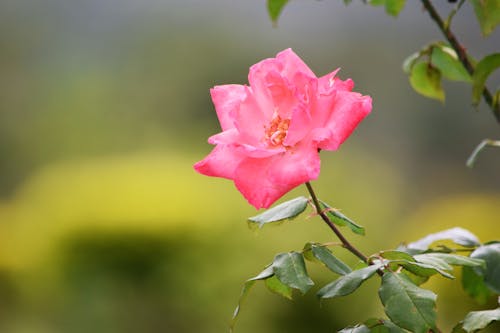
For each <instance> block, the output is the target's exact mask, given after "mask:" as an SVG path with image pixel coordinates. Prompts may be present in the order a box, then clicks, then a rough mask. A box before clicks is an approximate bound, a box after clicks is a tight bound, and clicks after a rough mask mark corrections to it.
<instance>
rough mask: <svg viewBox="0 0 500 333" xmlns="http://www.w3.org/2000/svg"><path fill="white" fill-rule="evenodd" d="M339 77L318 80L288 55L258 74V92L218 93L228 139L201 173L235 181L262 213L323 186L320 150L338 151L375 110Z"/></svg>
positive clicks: (254, 74) (228, 89)
mask: <svg viewBox="0 0 500 333" xmlns="http://www.w3.org/2000/svg"><path fill="white" fill-rule="evenodd" d="M337 71H338V70H336V71H333V72H332V73H330V74H328V75H325V76H323V77H321V78H317V77H316V75H315V74H314V73H313V72H312V71H311V70H310V69H309V67H307V65H306V64H305V63H304V62H303V61H302V60H301V59H300V58H299V57H298V56H297V55H296V54H295V53H294V52H293V51H292V50H291V49H287V50H284V51H282V52H280V53H278V55H277V56H276V58H271V59H265V60H263V61H261V62H259V63H257V64H255V65H253V66H252V67H250V73H249V75H248V81H249V83H250V86H246V85H237V84H229V85H223V86H216V87H214V88H213V89H211V90H210V93H211V95H212V100H213V103H214V105H215V110H216V112H217V117H218V118H219V122H220V124H221V127H222V132H221V133H219V134H216V135H214V136H212V137H210V138H209V139H208V142H209V143H211V144H214V145H216V146H215V148H214V149H213V150H212V152H211V153H210V154H209V155H208V156H207V157H206V158H205V159H204V160H202V161H200V162H198V163H196V164H195V165H194V168H195V169H196V171H198V172H199V173H202V174H204V175H207V176H214V177H223V178H227V179H232V180H234V183H235V185H236V187H237V188H238V190H239V191H240V192H241V193H242V194H243V196H244V197H245V198H246V199H247V200H248V202H250V204H252V205H253V206H255V207H256V208H257V209H258V208H262V207H264V208H268V207H269V206H271V205H272V204H273V203H274V202H275V201H276V200H278V199H279V198H280V197H281V196H283V195H284V194H285V193H287V192H288V191H290V190H292V189H293V188H295V187H296V186H298V185H300V184H303V183H305V182H307V181H310V180H311V179H316V178H317V177H318V175H319V171H320V158H319V151H320V149H325V150H336V149H337V148H338V147H339V146H340V144H342V142H344V140H345V139H347V137H348V136H349V135H350V134H351V132H352V131H353V130H354V128H355V127H356V126H357V125H358V123H359V122H360V121H361V120H362V119H363V118H364V117H365V116H366V115H367V114H368V113H370V111H371V108H372V100H371V98H370V97H369V96H363V95H361V94H359V93H356V92H352V88H353V87H354V83H353V81H352V80H350V79H348V80H346V81H342V80H340V79H338V78H336V77H335V75H336V73H337Z"/></svg>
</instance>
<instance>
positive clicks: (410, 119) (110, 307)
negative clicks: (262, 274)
mask: <svg viewBox="0 0 500 333" xmlns="http://www.w3.org/2000/svg"><path fill="white" fill-rule="evenodd" d="M438 7H439V9H440V10H441V11H442V12H443V13H446V12H447V11H448V10H449V9H450V8H451V7H450V5H449V4H444V3H442V4H439V5H438ZM454 28H455V30H456V32H457V34H458V36H460V38H461V39H462V40H463V42H464V44H465V45H466V46H467V47H468V48H469V50H470V52H471V53H472V54H473V55H475V56H477V57H478V58H479V57H482V56H484V55H485V54H487V53H488V52H492V51H498V49H495V47H497V48H498V45H500V33H499V32H498V31H497V32H495V33H494V34H492V35H491V36H490V37H489V38H488V39H482V38H479V29H478V26H477V23H476V21H475V18H474V16H473V13H472V10H471V9H470V8H468V7H467V6H464V10H463V12H460V13H459V14H458V15H457V17H456V22H455V26H454ZM440 38H441V37H440V35H439V33H438V31H437V28H436V27H434V26H433V25H432V23H431V22H430V20H429V18H428V17H427V16H426V14H425V13H424V12H422V9H421V7H420V6H419V5H418V3H417V2H412V1H409V3H408V4H407V8H406V9H405V10H404V11H403V13H402V14H401V15H400V17H399V18H397V19H395V18H392V17H389V16H387V15H386V14H385V13H384V12H383V9H381V8H372V7H370V6H365V5H363V4H361V2H359V3H356V2H355V3H353V4H351V5H350V6H347V7H346V6H344V5H343V4H342V1H322V2H316V1H292V2H291V3H290V4H289V5H288V6H287V7H286V9H285V11H284V12H283V15H282V17H281V19H280V21H279V24H278V27H277V28H273V26H272V24H271V22H270V20H269V18H268V16H267V12H266V7H265V1H264V0H262V1H244V0H238V1H236V0H216V1H201V0H200V1H195V0H182V1H181V0H172V1H170V0H169V1H158V0H142V1H133V0H125V1H123V0H122V1H117V0H99V1H97V0H88V1H77V0H70V1H67V0H51V1H42V2H40V1H34V0H23V1H16V0H7V1H2V2H1V3H0V74H1V75H0V331H1V332H7V333H28V332H29V333H31V332H33V333H46V332H69V333H72V332H75V333H76V332H106V333H108V332H200V331H201V332H207V333H210V332H223V331H225V330H226V329H227V323H228V321H229V319H230V316H231V314H232V310H233V309H234V306H235V305H236V303H237V299H238V296H239V292H240V288H241V285H242V283H243V281H244V280H245V279H247V278H249V277H251V276H253V275H255V274H257V273H258V272H259V271H260V270H261V269H262V268H263V267H264V266H265V265H266V264H267V263H269V262H270V261H271V260H272V258H273V257H274V255H275V253H277V252H284V251H290V250H300V249H301V248H302V246H303V245H304V243H305V242H307V241H319V242H326V241H331V240H332V239H333V238H332V235H331V234H330V233H329V231H328V229H327V228H326V227H324V226H323V225H322V224H321V222H320V221H319V220H318V219H316V218H312V217H311V218H308V217H307V216H306V215H307V214H304V216H301V217H299V218H298V219H296V220H295V221H293V222H291V223H287V224H284V225H282V226H280V227H270V228H264V229H263V230H260V231H258V232H255V231H251V230H249V229H248V228H247V225H246V218H247V217H249V216H252V215H255V214H256V211H255V209H253V207H251V206H250V205H248V204H247V203H246V202H245V200H244V199H243V198H242V197H241V195H240V194H239V193H238V192H237V191H236V189H235V188H234V186H233V185H232V184H231V183H230V182H229V181H226V180H221V179H215V178H208V177H204V176H201V175H198V174H196V173H195V172H194V171H193V169H192V164H193V163H195V162H196V161H198V160H200V159H202V158H203V157H204V156H205V155H206V154H208V152H209V151H210V149H211V147H210V146H209V145H208V144H206V139H207V138H208V136H210V135H211V134H214V133H216V132H218V131H219V127H218V124H217V120H216V116H215V112H214V109H213V106H212V104H211V101H210V97H209V93H208V90H209V88H210V87H212V86H214V85H217V84H226V83H240V84H244V83H246V80H247V79H246V75H247V72H248V67H249V66H250V65H252V64H254V63H256V62H258V61H260V60H261V59H263V58H266V57H273V56H274V55H275V54H276V53H277V52H279V51H280V50H282V49H285V48H287V47H292V48H293V49H294V51H295V52H296V53H297V54H299V55H300V56H301V57H302V58H303V59H304V60H305V61H306V62H307V63H308V64H309V65H310V67H311V68H312V69H313V70H314V71H315V72H316V73H317V75H318V76H319V75H323V74H325V73H328V72H330V71H332V70H333V69H335V68H337V67H341V68H342V70H341V72H340V74H339V75H340V77H341V78H343V79H346V78H348V77H351V78H353V80H354V81H355V83H356V85H357V88H356V89H357V90H358V91H360V92H362V93H364V94H369V95H371V96H372V98H373V100H374V109H373V112H372V114H371V115H370V116H369V117H368V118H367V119H366V120H365V121H364V122H363V123H362V124H361V126H359V128H358V129H357V130H356V131H355V133H354V134H353V136H352V137H351V138H350V139H349V140H348V141H347V142H346V143H345V144H344V145H343V146H342V147H341V149H340V150H339V151H338V152H334V153H332V152H323V153H322V173H321V176H320V179H319V180H318V181H317V182H315V186H316V187H317V192H318V194H319V196H320V197H321V198H322V199H323V200H325V201H327V202H328V203H329V204H331V205H332V206H334V207H338V208H340V209H342V211H343V212H344V213H345V214H346V215H348V216H350V217H351V218H353V219H354V220H355V221H357V222H358V223H360V224H362V225H364V226H365V227H366V230H367V236H366V237H360V236H355V235H352V236H351V235H348V236H349V238H350V239H352V240H353V242H355V243H356V244H359V247H360V248H361V249H362V250H363V251H365V252H366V253H373V252H375V251H378V250H382V249H386V248H390V247H394V246H397V245H398V243H399V242H401V241H412V240H415V239H417V238H419V237H421V236H424V235H425V234H427V233H430V232H435V231H439V230H442V229H445V228H448V227H452V226H456V225H459V226H462V227H465V228H468V229H469V230H471V231H473V232H474V233H476V234H477V235H478V236H479V238H480V239H481V240H483V241H487V240H492V239H495V238H496V239H499V238H500V232H499V229H498V224H499V211H500V173H499V165H500V153H499V152H498V151H495V150H493V149H491V150H486V151H484V153H482V154H481V155H480V157H479V160H478V163H477V165H476V167H475V168H474V169H472V170H470V169H467V168H466V167H465V160H466V158H467V156H468V154H469V153H470V152H471V151H472V149H473V148H474V146H475V145H476V144H477V143H479V142H480V141H481V140H482V139H483V138H486V137H491V138H498V134H499V131H498V125H497V124H495V122H494V119H493V117H492V116H491V115H490V114H489V111H488V110H487V109H486V108H480V111H479V112H475V111H474V110H473V109H472V107H471V106H470V87H468V86H467V85H465V84H456V83H446V84H445V89H446V92H447V101H446V104H445V105H442V104H440V103H437V102H434V101H430V100H426V99H425V98H423V97H420V96H418V95H417V94H416V93H414V92H413V91H412V90H411V88H410V87H409V84H408V82H407V78H406V77H405V74H404V73H403V72H402V71H401V69H400V68H401V65H400V64H401V63H402V61H403V59H404V58H405V57H406V56H407V55H409V54H411V53H412V52H414V51H416V50H417V49H419V48H420V47H421V46H423V45H424V44H426V43H428V42H430V41H434V40H438V39H440ZM495 80H496V81H495ZM498 82H499V80H498V76H494V77H493V78H492V80H491V82H490V84H491V85H492V86H493V87H495V84H496V85H498ZM297 195H306V191H305V188H298V189H296V190H294V191H293V192H292V193H290V194H288V195H287V197H286V198H292V197H293V196H297ZM346 232H347V231H346ZM335 251H336V252H335V254H337V255H339V256H340V257H341V258H343V259H344V260H346V261H348V262H350V263H352V264H355V260H354V259H353V258H350V257H349V256H348V255H346V254H345V253H343V252H341V251H339V250H335ZM310 271H311V275H313V276H314V277H315V279H317V280H318V281H322V283H323V284H324V283H326V282H328V281H329V280H331V279H333V278H334V276H330V275H328V274H325V272H322V271H321V270H320V269H319V267H311V269H310ZM457 273H458V272H457ZM435 279H436V280H439V278H435ZM428 286H429V287H430V288H433V289H434V290H436V291H439V292H440V299H439V304H438V311H440V313H441V314H442V316H441V319H440V327H443V328H449V327H451V326H452V325H453V324H454V323H455V322H456V321H458V320H460V319H461V318H463V316H464V315H465V313H466V312H467V311H468V310H470V309H471V308H474V309H478V308H479V307H478V306H477V305H474V304H473V303H472V301H470V300H468V298H467V297H466V296H465V295H464V294H463V293H462V292H461V291H460V287H459V281H454V282H449V281H431V282H430V283H429V284H428ZM318 287H321V285H318V286H316V287H315V288H318ZM376 288H377V281H376V279H374V281H369V282H368V283H367V284H366V285H364V286H363V287H362V289H361V292H360V293H358V294H356V295H353V296H350V297H348V298H346V299H340V300H333V301H328V302H324V303H323V304H322V305H321V306H320V304H319V302H318V301H317V300H316V299H315V297H314V290H313V292H311V295H308V296H306V297H303V298H301V297H298V298H297V301H296V302H294V303H291V302H289V301H287V300H283V299H281V298H279V297H278V296H275V295H272V294H270V293H269V292H267V290H265V288H264V287H263V286H262V285H258V286H256V287H255V290H254V291H253V292H252V293H251V295H250V297H249V299H248V301H247V303H246V304H245V307H244V309H243V311H242V313H241V318H240V322H239V323H238V327H237V332H241V333H244V332H262V333H266V332H285V331H286V332H312V331H314V332H331V331H333V330H336V329H340V328H342V327H345V326H347V325H351V324H355V323H357V322H358V321H362V320H364V319H367V318H369V317H370V316H374V315H381V307H380V305H379V302H378V300H377V298H376ZM366 295H370V296H369V297H367V296H366ZM492 304H494V302H493V303H491V304H489V305H490V306H492Z"/></svg>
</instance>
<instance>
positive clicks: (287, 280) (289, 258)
mask: <svg viewBox="0 0 500 333" xmlns="http://www.w3.org/2000/svg"><path fill="white" fill-rule="evenodd" d="M272 266H273V271H274V274H275V275H276V277H277V278H278V279H279V280H280V281H281V282H282V283H283V284H285V285H287V286H288V287H290V288H293V289H298V290H300V291H301V292H302V294H305V293H306V292H307V291H308V290H309V289H310V288H311V287H312V286H313V285H314V282H313V281H312V280H311V279H310V278H309V275H308V274H307V270H306V265H305V262H304V257H303V256H302V254H301V253H298V252H287V253H280V254H278V255H276V257H275V258H274V261H273V264H272Z"/></svg>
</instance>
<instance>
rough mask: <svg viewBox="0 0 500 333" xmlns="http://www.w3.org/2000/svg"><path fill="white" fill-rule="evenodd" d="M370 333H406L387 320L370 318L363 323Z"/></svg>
mask: <svg viewBox="0 0 500 333" xmlns="http://www.w3.org/2000/svg"><path fill="white" fill-rule="evenodd" d="M364 324H365V325H366V327H368V328H369V329H370V333H406V331H405V330H404V329H402V328H401V327H399V326H397V325H396V324H394V323H393V322H392V321H390V320H388V319H376V318H371V319H368V320H366V321H365V322H364Z"/></svg>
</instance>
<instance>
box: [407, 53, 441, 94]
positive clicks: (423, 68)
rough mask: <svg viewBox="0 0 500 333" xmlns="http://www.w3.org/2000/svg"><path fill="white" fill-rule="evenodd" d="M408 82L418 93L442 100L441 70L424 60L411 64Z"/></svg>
mask: <svg viewBox="0 0 500 333" xmlns="http://www.w3.org/2000/svg"><path fill="white" fill-rule="evenodd" d="M410 84H411V86H412V87H413V89H414V90H415V91H416V92H418V93H419V94H421V95H423V96H425V97H429V98H433V99H437V100H439V101H441V102H444V90H443V87H442V86H441V72H440V71H439V70H438V69H436V68H435V67H432V66H430V65H429V64H427V63H425V62H418V63H416V64H414V65H413V67H412V69H411V73H410Z"/></svg>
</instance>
